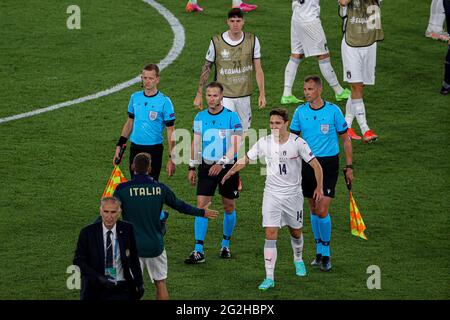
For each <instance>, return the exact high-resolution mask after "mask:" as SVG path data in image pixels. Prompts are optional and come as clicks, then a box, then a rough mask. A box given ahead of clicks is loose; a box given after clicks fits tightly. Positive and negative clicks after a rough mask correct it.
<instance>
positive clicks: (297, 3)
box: [281, 0, 350, 104]
mask: <svg viewBox="0 0 450 320" xmlns="http://www.w3.org/2000/svg"><path fill="white" fill-rule="evenodd" d="M319 1H320V0H293V1H292V18H291V57H290V59H289V62H288V64H287V65H286V69H285V71H284V91H283V96H282V97H281V104H291V103H300V102H303V101H302V100H300V99H298V98H297V97H295V96H294V95H293V94H292V86H293V85H294V81H295V76H296V74H297V69H298V66H299V65H300V62H301V61H302V60H303V59H304V58H308V57H312V56H314V57H317V59H318V62H319V68H320V72H321V73H322V75H323V77H324V78H325V80H326V81H327V82H328V84H329V85H330V87H331V88H333V90H334V93H335V97H336V100H337V101H343V100H346V99H347V98H348V97H349V96H350V90H349V89H344V88H342V87H341V85H340V84H339V80H338V78H337V76H336V73H335V72H334V70H333V67H332V66H331V62H330V53H329V51H328V45H327V39H326V37H325V32H324V31H323V28H322V23H321V21H320V5H319Z"/></svg>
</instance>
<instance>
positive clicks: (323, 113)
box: [290, 101, 347, 157]
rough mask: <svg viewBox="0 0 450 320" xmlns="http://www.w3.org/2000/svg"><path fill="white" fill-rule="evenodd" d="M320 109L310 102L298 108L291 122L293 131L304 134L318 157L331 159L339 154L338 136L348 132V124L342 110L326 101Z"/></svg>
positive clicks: (304, 137)
mask: <svg viewBox="0 0 450 320" xmlns="http://www.w3.org/2000/svg"><path fill="white" fill-rule="evenodd" d="M324 102H325V104H324V106H323V107H322V108H320V109H313V108H311V107H310V105H309V102H307V103H304V104H302V105H300V106H299V107H297V109H296V110H295V113H294V116H293V117H292V122H291V126H290V128H291V131H300V132H302V138H303V139H304V140H305V141H306V143H308V145H309V147H310V148H311V150H312V152H313V153H314V155H315V156H316V157H329V156H335V155H337V154H339V141H338V134H343V133H345V132H347V122H346V121H345V118H344V115H343V114H342V111H341V109H339V107H338V106H337V105H335V104H332V103H330V102H327V101H324Z"/></svg>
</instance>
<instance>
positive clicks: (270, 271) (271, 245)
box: [264, 239, 277, 280]
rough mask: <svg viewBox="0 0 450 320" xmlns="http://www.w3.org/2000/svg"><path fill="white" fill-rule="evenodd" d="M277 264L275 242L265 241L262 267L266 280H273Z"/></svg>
mask: <svg viewBox="0 0 450 320" xmlns="http://www.w3.org/2000/svg"><path fill="white" fill-rule="evenodd" d="M276 262H277V240H267V239H266V242H265V243H264V267H265V268H266V278H267V279H272V280H274V273H275V263H276Z"/></svg>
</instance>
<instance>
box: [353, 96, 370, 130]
mask: <svg viewBox="0 0 450 320" xmlns="http://www.w3.org/2000/svg"><path fill="white" fill-rule="evenodd" d="M352 107H353V111H354V112H355V116H356V120H357V121H358V124H359V128H360V129H361V132H362V134H364V133H366V131H367V130H369V126H368V125H367V120H366V108H365V107H364V101H363V99H352Z"/></svg>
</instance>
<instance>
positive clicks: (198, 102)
mask: <svg viewBox="0 0 450 320" xmlns="http://www.w3.org/2000/svg"><path fill="white" fill-rule="evenodd" d="M211 66H212V62H210V61H208V60H206V61H205V64H204V65H203V68H202V73H201V74H200V81H199V83H198V88H197V94H196V95H195V99H194V108H195V109H197V110H202V109H203V106H202V103H203V87H204V86H205V83H206V81H207V80H208V77H209V74H210V73H211Z"/></svg>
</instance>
